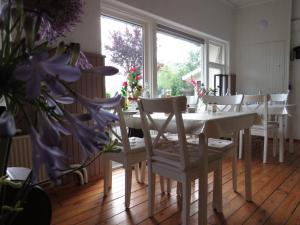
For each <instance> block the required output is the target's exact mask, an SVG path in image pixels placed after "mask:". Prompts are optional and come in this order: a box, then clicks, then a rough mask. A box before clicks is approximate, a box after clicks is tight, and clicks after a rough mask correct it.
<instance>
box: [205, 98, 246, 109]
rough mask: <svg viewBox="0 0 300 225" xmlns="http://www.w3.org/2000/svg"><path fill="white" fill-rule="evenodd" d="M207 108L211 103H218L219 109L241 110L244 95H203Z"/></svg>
mask: <svg viewBox="0 0 300 225" xmlns="http://www.w3.org/2000/svg"><path fill="white" fill-rule="evenodd" d="M202 101H203V103H204V104H205V105H206V109H207V107H208V105H209V104H216V105H217V107H218V110H219V111H235V112H239V111H240V109H241V104H242V101H243V95H225V96H211V95H204V96H203V97H202Z"/></svg>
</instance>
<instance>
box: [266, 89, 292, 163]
mask: <svg viewBox="0 0 300 225" xmlns="http://www.w3.org/2000/svg"><path fill="white" fill-rule="evenodd" d="M270 97H271V98H270V101H269V105H286V104H287V103H288V98H289V91H288V92H287V93H276V94H270ZM281 116H282V115H281ZM280 119H281V123H282V124H280ZM268 120H269V121H268V122H269V123H276V124H277V125H278V127H279V129H278V138H279V139H280V142H283V141H284V140H285V138H286V136H287V133H288V132H291V131H287V124H288V119H287V117H285V118H280V116H279V115H271V116H269V118H268ZM281 126H282V129H280V128H281ZM279 150H281V151H283V149H281V148H279ZM276 154H277V151H276V152H275V153H274V154H273V156H275V155H276ZM283 154H284V153H283V152H280V155H282V156H279V158H280V157H282V158H283ZM279 160H280V159H279Z"/></svg>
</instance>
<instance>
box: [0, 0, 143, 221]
mask: <svg viewBox="0 0 300 225" xmlns="http://www.w3.org/2000/svg"><path fill="white" fill-rule="evenodd" d="M83 5H84V1H83V0H63V1H62V0H43V1H37V0H2V1H0V34H1V36H0V42H1V45H0V100H1V99H4V101H5V104H6V107H5V109H4V112H2V113H1V114H0V204H1V205H0V224H6V225H8V224H12V223H13V221H14V218H15V217H16V215H17V214H18V212H20V211H22V207H23V201H21V199H23V200H24V196H23V195H22V193H26V191H24V189H26V190H27V188H28V187H25V185H22V184H20V183H18V182H14V181H10V180H9V179H7V175H6V170H7V159H8V157H9V152H10V145H11V141H12V137H13V136H14V135H15V134H16V131H17V129H16V125H15V116H16V114H17V113H21V114H22V117H23V118H24V120H26V125H27V131H28V133H29V135H30V137H31V142H32V161H33V168H32V173H33V180H34V178H35V177H36V176H37V172H38V171H39V169H40V168H41V166H42V165H44V166H45V169H46V171H47V173H48V176H49V177H50V178H51V179H53V180H55V179H57V178H58V177H59V176H60V175H61V174H62V171H63V170H65V169H69V167H68V156H67V155H66V153H65V152H64V151H62V150H61V149H60V143H61V136H62V135H70V134H72V135H74V137H75V140H77V141H78V142H79V144H80V146H81V152H82V155H83V164H84V165H85V163H88V162H90V160H91V159H92V157H94V156H95V154H100V153H102V152H104V151H109V148H108V147H107V146H110V147H111V148H113V146H111V143H110V139H109V137H108V135H107V133H106V132H105V131H106V127H107V125H108V124H109V123H110V122H112V121H115V120H118V118H117V117H116V116H115V115H113V114H111V113H109V112H107V111H106V110H105V109H108V108H111V107H114V106H116V105H117V104H119V102H120V99H121V96H119V95H117V96H115V97H113V98H110V99H107V100H92V99H89V98H87V97H85V96H82V95H80V94H78V93H76V92H75V91H73V90H72V89H71V88H70V86H69V83H72V82H76V81H77V80H78V79H79V78H80V76H81V69H85V70H89V71H91V72H94V73H97V74H99V75H100V74H101V75H113V74H116V73H117V72H118V70H117V69H116V68H114V67H109V66H105V67H99V68H93V67H92V65H91V64H89V63H88V61H87V59H86V57H85V56H84V54H83V53H82V52H81V51H80V46H79V44H76V43H71V44H65V43H64V42H60V43H59V44H58V45H57V47H53V46H56V42H57V39H58V38H61V37H63V36H64V35H65V33H66V32H68V31H70V30H71V29H72V27H73V26H74V25H75V24H76V23H77V22H79V21H80V17H81V15H82V14H83V11H82V7H83ZM50 46H51V47H50ZM137 89H138V88H137V87H136V88H135V89H134V90H137ZM75 102H78V103H80V104H81V105H82V106H83V107H84V108H85V109H86V111H87V112H88V118H89V119H92V120H94V122H95V123H94V125H93V126H88V125H87V124H86V123H85V122H83V121H82V120H83V119H86V117H85V118H83V117H81V116H76V115H73V114H71V113H70V112H68V111H67V110H66V108H65V107H64V105H68V104H72V103H75ZM26 105H30V106H31V107H33V108H34V109H35V111H36V112H37V114H38V116H37V121H34V120H33V119H32V118H31V117H30V115H28V113H27V111H26V109H25V106H26ZM28 179H30V176H29V177H28ZM25 184H32V182H30V181H28V180H26V182H25ZM9 187H12V188H16V189H18V192H17V194H16V196H19V197H16V198H14V200H13V201H11V202H6V201H5V199H6V197H5V193H6V189H7V188H9Z"/></svg>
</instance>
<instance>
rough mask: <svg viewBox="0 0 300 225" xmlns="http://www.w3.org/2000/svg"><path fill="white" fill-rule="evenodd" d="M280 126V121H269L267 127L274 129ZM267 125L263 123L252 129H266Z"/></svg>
mask: <svg viewBox="0 0 300 225" xmlns="http://www.w3.org/2000/svg"><path fill="white" fill-rule="evenodd" d="M278 127H279V125H278V123H276V122H271V123H270V122H268V125H267V128H268V129H270V130H272V129H277V128H278ZM264 129H265V127H264V126H263V125H254V126H252V127H251V130H264Z"/></svg>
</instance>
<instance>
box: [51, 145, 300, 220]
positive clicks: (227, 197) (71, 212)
mask: <svg viewBox="0 0 300 225" xmlns="http://www.w3.org/2000/svg"><path fill="white" fill-rule="evenodd" d="M258 146H259V145H258ZM299 147H300V146H299V144H298V143H296V144H295V153H294V154H290V153H286V155H285V160H286V162H285V163H278V159H274V158H272V156H271V155H270V156H269V158H268V163H267V164H265V165H264V164H262V162H261V155H262V152H261V150H260V149H256V150H255V151H254V152H253V169H252V177H253V179H252V186H253V202H246V201H245V199H244V162H243V160H239V161H238V192H237V193H236V192H234V191H233V190H232V177H231V161H230V160H227V159H226V160H224V162H223V173H222V176H223V178H222V184H223V185H222V188H223V208H224V210H223V213H222V214H218V213H216V212H214V211H213V210H212V187H213V176H212V175H209V179H208V180H209V186H208V191H209V193H208V221H209V224H215V225H221V224H227V225H238V224H245V225H257V224H266V225H277V224H278V225H279V224H287V225H300V153H299ZM270 152H271V151H270ZM124 178H125V177H124V170H123V169H118V170H116V171H114V173H113V187H112V189H111V191H110V192H109V194H108V196H106V197H104V196H103V180H96V181H91V182H89V183H88V184H87V185H84V186H75V185H73V186H70V185H68V186H66V187H58V188H55V189H51V190H49V192H48V193H49V195H50V197H51V200H52V203H53V204H52V205H53V216H52V225H76V224H77V225H96V224H101V225H104V224H106V225H115V224H121V225H127V224H128V225H129V224H130V225H135V224H141V225H154V224H162V225H176V224H178V225H179V224H180V208H181V205H180V198H178V197H177V195H176V183H175V182H174V183H172V192H171V196H168V195H166V194H164V195H162V194H161V193H160V188H159V183H158V179H157V182H156V189H157V192H156V196H155V215H154V218H148V215H147V204H148V201H147V185H146V184H139V183H137V182H136V181H135V179H134V176H133V185H132V194H131V207H130V209H129V210H125V207H124V184H125V181H124ZM197 212H198V183H197V181H196V182H195V183H194V185H193V188H192V198H191V224H192V225H196V224H197V218H198V215H197Z"/></svg>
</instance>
